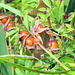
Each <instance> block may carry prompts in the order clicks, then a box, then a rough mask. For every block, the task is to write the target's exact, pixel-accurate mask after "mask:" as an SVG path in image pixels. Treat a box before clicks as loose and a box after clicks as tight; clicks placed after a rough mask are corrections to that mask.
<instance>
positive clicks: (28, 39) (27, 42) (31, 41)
mask: <svg viewBox="0 0 75 75" xmlns="http://www.w3.org/2000/svg"><path fill="white" fill-rule="evenodd" d="M25 44H26V45H28V46H33V38H32V37H27V38H26V41H25Z"/></svg>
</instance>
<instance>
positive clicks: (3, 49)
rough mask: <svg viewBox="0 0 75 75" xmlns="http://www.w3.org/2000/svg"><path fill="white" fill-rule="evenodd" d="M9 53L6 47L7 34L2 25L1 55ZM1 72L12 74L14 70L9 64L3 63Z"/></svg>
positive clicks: (0, 32)
mask: <svg viewBox="0 0 75 75" xmlns="http://www.w3.org/2000/svg"><path fill="white" fill-rule="evenodd" d="M5 54H6V55H7V48H6V40H5V34H4V31H3V30H2V27H1V26H0V55H5ZM1 73H2V75H12V70H11V67H10V66H9V65H6V64H4V63H1Z"/></svg>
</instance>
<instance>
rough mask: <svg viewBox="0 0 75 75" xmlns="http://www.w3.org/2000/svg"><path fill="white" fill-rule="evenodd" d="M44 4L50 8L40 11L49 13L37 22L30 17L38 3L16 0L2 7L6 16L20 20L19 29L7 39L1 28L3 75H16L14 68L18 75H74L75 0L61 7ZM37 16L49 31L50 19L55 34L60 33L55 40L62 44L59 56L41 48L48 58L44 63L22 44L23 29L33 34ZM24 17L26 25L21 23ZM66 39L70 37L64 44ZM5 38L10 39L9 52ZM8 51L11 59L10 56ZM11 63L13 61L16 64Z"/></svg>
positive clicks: (56, 0) (56, 2)
mask: <svg viewBox="0 0 75 75" xmlns="http://www.w3.org/2000/svg"><path fill="white" fill-rule="evenodd" d="M43 2H44V3H45V4H46V5H47V6H48V8H45V7H41V5H40V7H41V8H39V9H38V11H41V12H44V11H45V12H47V13H46V14H44V13H37V15H36V17H35V18H32V17H31V16H29V12H31V11H32V10H34V9H35V8H36V7H37V6H38V0H13V1H12V2H9V3H6V2H5V1H3V3H0V10H2V8H3V10H4V12H2V13H5V14H7V15H8V14H14V15H15V17H16V19H15V29H12V30H11V31H8V32H7V31H5V32H7V33H8V34H6V36H5V35H4V32H3V30H2V27H1V26H0V62H1V73H2V75H12V72H11V67H10V66H13V67H15V74H14V75H38V74H39V75H49V74H54V75H56V74H61V75H67V74H70V75H71V74H72V75H74V73H75V72H74V69H72V68H71V67H74V68H75V66H74V65H75V64H74V63H75V61H74V60H75V33H73V32H72V31H75V25H74V24H75V23H74V19H75V12H74V9H75V5H74V3H75V0H72V1H71V0H62V2H61V5H60V0H43ZM4 3H6V4H4ZM6 9H8V10H9V11H7V10H6ZM34 12H35V11H34ZM70 12H71V16H70V17H68V18H66V19H65V18H64V15H65V13H67V14H68V13H70ZM35 13H36V12H35ZM33 15H34V13H33ZM37 16H40V22H41V24H42V22H43V23H44V24H45V25H46V26H47V27H49V23H48V20H47V19H48V17H49V16H50V23H51V27H52V28H53V29H54V30H56V31H58V33H57V36H56V37H54V39H56V40H58V45H59V48H60V52H58V54H55V53H53V54H52V53H51V52H49V51H48V50H47V49H46V48H45V47H43V46H42V45H39V46H40V47H41V48H42V49H43V50H44V52H45V53H44V55H45V58H46V59H42V60H41V59H38V58H36V57H33V56H34V53H33V51H32V50H28V49H26V48H25V47H24V46H23V43H24V42H23V41H18V40H20V39H19V28H20V26H21V29H20V31H21V30H26V29H27V30H29V31H30V32H31V25H32V27H33V26H34V25H35V23H36V22H37ZM20 17H21V18H23V20H22V21H23V23H22V22H19V21H21V18H20ZM18 20H19V21H18ZM24 25H25V26H26V28H25V27H24ZM43 26H44V25H43ZM53 33H54V32H53ZM59 33H60V34H59ZM64 37H66V39H65V40H63V39H64ZM5 38H6V39H7V38H8V39H9V45H8V49H6V42H5ZM45 39H46V38H45ZM62 41H63V42H62ZM61 42H62V44H61ZM17 43H18V44H17ZM16 45H17V46H16ZM34 50H36V49H34ZM7 51H8V53H9V54H10V55H8V54H7ZM13 54H14V55H13ZM39 54H40V53H39ZM39 54H38V55H39ZM25 55H26V56H25ZM57 57H58V58H57ZM52 58H53V59H52ZM8 60H11V61H12V62H11V61H8ZM71 63H72V64H71ZM6 64H7V65H6ZM58 64H59V69H58ZM9 65H10V66H9ZM5 69H6V70H5ZM57 69H58V71H57ZM12 70H13V69H12Z"/></svg>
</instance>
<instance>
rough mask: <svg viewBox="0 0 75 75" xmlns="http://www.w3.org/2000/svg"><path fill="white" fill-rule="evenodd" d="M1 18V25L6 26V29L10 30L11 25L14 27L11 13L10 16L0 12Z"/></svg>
mask: <svg viewBox="0 0 75 75" xmlns="http://www.w3.org/2000/svg"><path fill="white" fill-rule="evenodd" d="M1 16H2V17H3V18H2V19H1V22H2V23H3V24H4V26H3V27H6V28H7V30H10V29H11V28H12V27H14V26H15V25H14V22H13V21H12V20H13V18H14V16H13V15H10V16H7V15H5V14H2V15H1Z"/></svg>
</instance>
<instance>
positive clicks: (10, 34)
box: [6, 30, 17, 38]
mask: <svg viewBox="0 0 75 75" xmlns="http://www.w3.org/2000/svg"><path fill="white" fill-rule="evenodd" d="M16 32H17V31H16V30H12V31H10V32H9V33H8V34H7V35H6V38H8V37H10V36H12V35H13V34H15V33H16Z"/></svg>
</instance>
